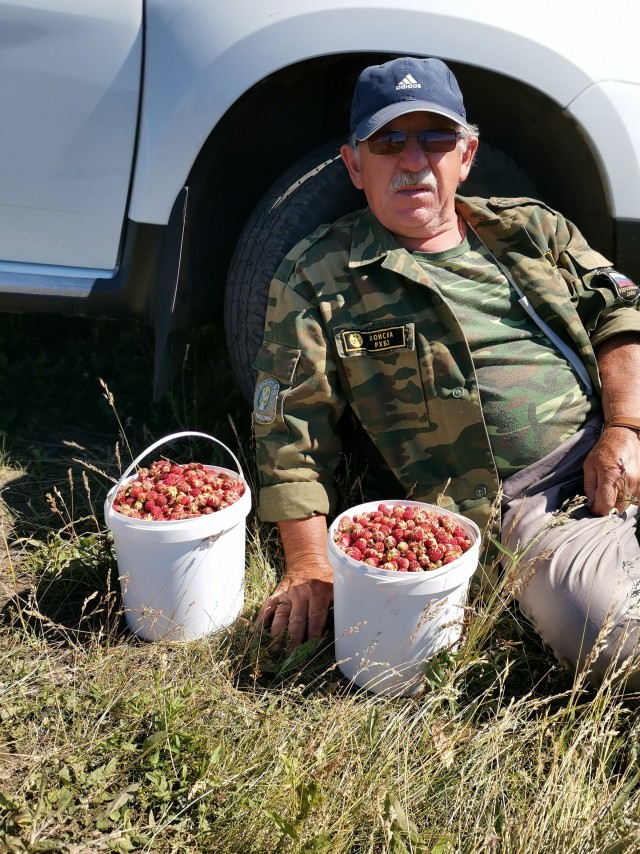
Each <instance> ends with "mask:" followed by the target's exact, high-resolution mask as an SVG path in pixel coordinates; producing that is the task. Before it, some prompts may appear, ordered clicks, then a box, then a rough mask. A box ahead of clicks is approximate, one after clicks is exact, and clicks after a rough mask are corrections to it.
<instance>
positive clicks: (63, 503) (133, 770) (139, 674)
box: [0, 332, 640, 854]
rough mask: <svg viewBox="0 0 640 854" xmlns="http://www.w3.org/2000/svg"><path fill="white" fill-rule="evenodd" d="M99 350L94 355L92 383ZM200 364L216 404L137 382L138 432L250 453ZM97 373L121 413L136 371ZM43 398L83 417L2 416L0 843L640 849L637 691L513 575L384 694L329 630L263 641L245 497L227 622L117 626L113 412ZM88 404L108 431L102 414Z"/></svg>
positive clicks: (271, 549) (28, 847) (261, 562)
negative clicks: (167, 628)
mask: <svg viewBox="0 0 640 854" xmlns="http://www.w3.org/2000/svg"><path fill="white" fill-rule="evenodd" d="M91 334H92V335H96V334H97V333H93V332H92V333H91ZM91 340H93V342H94V344H100V340H97V339H96V338H93V339H91ZM205 340H206V339H205ZM34 358H35V359H36V361H37V354H36V356H35V357H34ZM211 358H213V359H214V360H215V359H219V354H215V353H214V354H213V355H212V357H211ZM43 363H44V362H42V363H38V364H43ZM103 367H104V366H103V365H101V364H97V365H93V366H90V367H89V368H88V370H90V371H95V372H96V376H95V387H96V396H97V397H98V399H99V395H100V394H101V393H102V392H101V390H100V387H99V377H105V373H106V372H104V371H103ZM218 373H220V372H219V371H218ZM201 377H202V374H200V379H199V381H198V382H199V383H200V386H199V387H200V388H202V398H203V399H204V398H206V397H207V395H209V396H210V397H211V399H212V400H213V402H214V404H215V405H216V408H215V413H216V414H211V413H212V411H211V410H202V409H201V410H200V415H199V416H198V417H197V418H194V420H193V421H192V422H191V423H187V424H185V421H184V420H183V418H184V417H185V414H186V416H189V413H190V412H191V411H192V410H191V409H190V405H188V404H185V402H184V401H185V396H184V394H183V393H182V392H181V394H183V397H182V398H181V399H180V405H179V406H178V405H177V404H176V403H175V401H173V402H170V404H168V405H167V404H164V407H165V408H164V409H162V408H160V409H158V410H154V409H153V404H152V403H150V402H149V401H148V400H144V401H142V403H143V406H142V411H143V412H144V414H145V419H140V417H139V416H136V415H135V413H134V411H133V408H132V410H131V414H129V413H127V412H125V413H124V414H121V416H120V417H121V420H122V429H123V430H125V431H127V434H128V435H129V437H130V438H129V441H130V443H131V445H132V447H133V448H134V449H136V450H138V449H140V448H141V447H143V444H142V443H143V441H145V440H146V439H148V438H149V436H150V435H153V436H159V435H163V434H166V433H169V432H171V431H172V430H173V429H176V428H180V427H185V426H189V427H192V428H194V429H204V430H205V431H206V432H211V433H213V434H214V435H222V434H223V433H224V434H225V435H224V438H225V439H228V442H229V443H230V447H231V446H233V450H234V452H235V451H237V452H238V453H241V449H243V448H244V449H245V451H246V449H247V447H248V443H247V441H246V434H245V433H244V432H243V431H242V430H241V431H240V432H239V435H237V436H236V435H235V433H234V430H232V429H230V428H229V422H228V420H227V419H226V417H220V412H221V411H222V414H223V415H224V416H226V412H225V408H224V406H221V401H224V400H225V399H227V400H230V399H231V398H224V392H223V391H221V390H216V389H214V391H213V392H211V391H210V389H209V386H208V385H207V383H205V382H204V381H203V380H202V378H201ZM106 380H107V385H108V388H109V389H111V391H114V387H115V391H114V394H115V401H116V405H117V406H118V408H119V409H120V407H121V405H124V407H125V409H126V408H127V406H128V404H127V402H126V400H127V398H126V395H127V393H128V388H129V387H128V385H127V383H128V382H129V380H127V381H126V382H125V381H122V384H121V386H119V380H118V376H117V375H116V376H115V377H114V376H111V377H109V376H107V377H106ZM51 381H52V378H51V377H49V383H51ZM138 388H139V387H138ZM132 394H138V395H140V392H139V391H138V392H135V393H133V392H132ZM186 398H187V399H188V395H187V396H186ZM123 400H124V401H125V402H124V404H123ZM236 407H237V408H236V409H235V410H233V411H232V414H233V415H234V417H235V418H236V423H239V422H240V419H241V417H242V406H241V405H239V404H236ZM176 412H179V413H180V414H179V415H177V414H176ZM48 414H49V426H50V428H51V432H50V434H49V436H52V435H62V436H64V437H65V441H72V440H74V433H73V431H74V429H75V440H74V441H76V444H77V445H79V446H80V447H75V448H68V447H67V446H65V445H63V442H62V441H58V442H57V444H56V442H54V441H53V440H51V439H50V438H49V439H47V438H46V437H47V431H46V424H45V423H44V422H45V421H46V420H47V419H46V418H44V416H43V418H44V420H43V421H40V422H38V421H37V419H36V418H35V416H33V420H32V425H33V426H32V428H31V429H32V433H31V434H29V433H27V432H25V431H22V432H21V434H20V436H19V437H16V438H13V437H12V433H11V427H12V425H11V423H8V424H7V425H6V427H5V433H6V436H7V440H6V446H5V464H10V469H11V470H12V471H17V473H18V475H19V477H18V478H17V480H16V481H14V486H13V487H12V489H15V490H16V492H15V494H13V493H12V489H10V490H9V491H8V493H4V498H5V508H4V511H3V512H4V514H5V515H3V517H2V518H3V520H5V522H4V524H3V531H4V548H3V551H4V553H5V558H4V563H3V569H2V584H3V590H4V603H3V606H2V611H1V615H0V840H1V841H0V847H2V845H4V849H5V850H7V851H11V852H26V851H29V852H32V851H33V852H35V851H61V852H65V854H72V852H73V854H80V853H81V852H102V851H118V852H128V851H144V852H167V854H169V852H171V853H172V854H173V852H185V854H191V853H192V852H193V854H196V852H247V854H252V853H253V852H256V854H258V852H260V854H262V852H285V851H290V852H321V851H324V852H349V854H360V852H362V854H368V853H369V852H370V854H382V852H430V854H449V852H504V853H505V854H507V852H509V854H511V852H532V854H533V853H534V852H535V854H537V852H540V851H550V852H556V851H557V852H563V854H571V853H572V852H575V853H576V854H578V852H579V853H580V854H584V852H598V854H605V853H606V854H614V852H623V851H637V850H640V829H639V827H640V823H639V817H640V816H639V812H640V797H639V794H638V780H639V777H640V756H639V754H638V747H637V743H638V726H639V725H638V724H637V722H636V711H635V701H634V698H629V697H623V696H622V695H621V694H620V693H619V689H618V688H617V687H616V683H615V681H614V680H613V678H612V679H610V680H608V681H607V682H606V683H605V684H604V685H603V686H602V688H601V689H600V690H599V691H597V692H595V691H588V690H585V689H584V687H583V681H582V677H581V676H580V675H578V677H574V675H573V674H571V673H569V672H568V671H566V670H565V669H563V668H562V667H561V666H560V665H558V664H556V663H555V662H554V661H553V659H552V658H551V657H550V655H549V654H548V653H547V652H546V651H545V650H544V649H543V648H542V647H541V645H540V643H539V642H538V640H537V639H536V636H535V634H534V633H532V632H531V631H530V629H529V628H528V626H527V625H526V624H525V623H524V622H523V621H522V619H521V618H519V617H518V615H517V612H516V610H515V608H514V607H513V604H512V602H511V596H510V590H509V589H508V582H507V586H506V587H505V586H503V587H502V588H501V589H499V590H497V591H496V593H495V595H494V596H493V597H491V598H490V599H489V601H484V602H476V603H475V604H474V605H473V607H472V608H471V609H470V611H469V616H468V622H467V633H466V639H465V643H464V644H463V645H462V647H461V648H460V650H459V651H457V652H455V653H450V652H449V653H442V654H440V655H439V656H437V657H436V658H435V659H433V660H432V661H431V662H430V664H429V667H428V671H427V674H426V683H425V687H424V689H423V690H422V691H421V692H420V693H419V694H417V695H416V696H415V697H412V698H400V699H386V698H382V697H377V696H375V695H372V694H368V693H366V692H363V691H361V690H359V689H358V688H356V687H355V686H353V685H351V684H349V682H348V681H347V680H346V679H345V678H344V677H343V676H342V675H341V673H340V672H339V670H337V668H336V666H335V661H334V656H333V645H332V638H331V635H330V634H328V635H327V637H326V638H325V639H324V640H323V641H322V642H321V643H320V644H307V645H305V646H304V647H303V648H301V649H300V650H299V651H297V653H296V654H294V655H292V656H290V657H289V658H286V657H274V656H272V655H270V654H269V651H268V649H267V644H266V642H265V639H264V638H262V637H261V635H260V632H259V631H258V630H257V629H256V627H255V625H254V622H253V620H254V617H255V614H256V612H257V609H258V607H259V604H260V602H261V601H262V599H263V597H264V595H265V594H266V592H267V591H268V590H269V589H270V587H271V586H272V584H273V582H274V579H275V577H276V574H277V572H278V571H279V570H280V568H281V564H280V553H279V550H278V547H277V544H276V541H275V539H274V537H273V535H272V532H271V530H270V528H269V527H268V526H263V525H260V524H259V523H258V522H257V521H256V520H255V518H254V517H253V516H251V517H250V518H249V521H248V528H247V531H248V559H247V576H246V602H245V607H244V609H243V612H242V614H241V616H240V618H239V619H238V620H237V621H236V622H235V623H234V624H233V625H232V626H231V627H229V628H228V629H225V630H223V631H221V632H219V633H217V634H215V635H213V636H211V637H209V638H206V639H203V640H200V641H195V642H191V643H189V644H166V643H156V644H150V643H145V642H143V641H140V640H138V639H136V638H135V637H134V636H133V635H131V633H129V632H128V630H127V628H126V625H125V622H124V619H123V614H122V604H121V599H120V593H119V586H118V581H117V569H116V563H115V558H114V554H113V549H112V543H111V539H110V535H109V534H108V532H107V531H106V530H105V525H104V520H103V518H102V513H101V504H102V501H103V499H104V494H105V491H106V489H107V487H108V485H109V482H110V481H109V479H108V478H107V477H104V476H103V475H101V474H100V471H102V472H105V474H108V475H109V476H110V477H114V476H116V475H117V472H118V463H117V454H116V453H115V446H116V444H117V443H119V444H120V447H121V448H122V447H123V442H122V437H121V436H120V435H119V430H120V428H119V427H118V426H117V424H115V423H114V422H113V420H112V422H111V438H110V442H109V441H108V440H107V437H106V436H105V440H104V441H103V442H98V441H96V436H97V432H93V433H92V432H91V429H89V430H87V424H86V423H84V422H82V421H80V422H78V423H77V424H76V425H74V424H69V423H66V422H64V420H63V419H62V415H61V417H60V418H59V419H58V420H54V421H53V423H52V419H51V416H50V410H49V412H48ZM129 418H131V419H132V420H131V421H130V420H129ZM87 420H90V419H89V418H87ZM98 420H100V422H101V423H102V425H103V432H104V433H105V434H109V432H110V431H109V429H108V428H107V427H106V426H105V425H106V424H107V423H108V419H107V417H106V415H105V412H104V411H100V412H99V413H98ZM196 422H197V423H196ZM89 427H91V425H89ZM88 436H90V437H91V440H90V441H89V440H88V438H87V437H88ZM56 441H57V440H56ZM26 447H27V448H28V447H31V448H34V449H36V453H31V452H29V453H26V452H25V451H24V448H26ZM38 449H40V453H38V452H37V451H38ZM7 455H8V456H7ZM74 459H78V460H82V462H73V460H74ZM242 459H243V465H245V466H246V468H247V473H248V474H249V475H250V476H251V477H253V471H252V462H251V459H250V456H249V457H248V455H245V456H243V457H242ZM47 494H49V495H50V496H52V499H51V500H49V501H47V498H46V496H47ZM12 495H13V496H14V497H12ZM7 497H9V501H7V500H6V499H7Z"/></svg>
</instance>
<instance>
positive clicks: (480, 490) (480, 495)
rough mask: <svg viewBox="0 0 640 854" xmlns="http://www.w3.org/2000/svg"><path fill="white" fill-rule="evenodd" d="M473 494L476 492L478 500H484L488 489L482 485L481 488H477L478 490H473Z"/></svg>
mask: <svg viewBox="0 0 640 854" xmlns="http://www.w3.org/2000/svg"><path fill="white" fill-rule="evenodd" d="M473 492H474V494H475V496H476V498H484V497H485V495H486V494H487V487H486V486H482V484H481V485H480V486H476V488H475V489H474V490H473Z"/></svg>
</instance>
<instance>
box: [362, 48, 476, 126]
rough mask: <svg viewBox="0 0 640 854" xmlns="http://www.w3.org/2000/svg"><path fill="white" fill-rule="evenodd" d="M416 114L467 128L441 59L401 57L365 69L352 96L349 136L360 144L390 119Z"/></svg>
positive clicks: (451, 78)
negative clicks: (443, 119)
mask: <svg viewBox="0 0 640 854" xmlns="http://www.w3.org/2000/svg"><path fill="white" fill-rule="evenodd" d="M416 112H427V113H437V114H438V115H440V116H446V118H448V119H451V120H452V121H454V122H456V123H457V124H459V125H461V126H462V127H465V128H468V127H469V125H468V122H467V114H466V112H465V109H464V103H463V102H462V92H461V91H460V87H459V86H458V81H457V80H456V78H455V77H454V75H453V72H452V71H451V69H450V68H449V67H448V66H447V65H445V63H444V62H442V60H441V59H433V58H431V59H420V58H418V57H413V56H405V57H402V58H400V59H392V60H391V61H390V62H385V63H384V64H383V65H371V66H369V67H368V68H365V69H364V71H363V72H362V74H361V75H360V77H358V82H357V83H356V88H355V91H354V93H353V102H352V104H351V133H355V135H356V139H357V140H358V141H359V142H362V141H363V140H365V139H369V137H370V136H371V134H373V133H375V132H376V131H377V130H380V128H381V127H383V126H384V125H386V124H387V122H390V121H391V120H392V119H396V118H397V117H398V116H404V115H405V114H406V113H416Z"/></svg>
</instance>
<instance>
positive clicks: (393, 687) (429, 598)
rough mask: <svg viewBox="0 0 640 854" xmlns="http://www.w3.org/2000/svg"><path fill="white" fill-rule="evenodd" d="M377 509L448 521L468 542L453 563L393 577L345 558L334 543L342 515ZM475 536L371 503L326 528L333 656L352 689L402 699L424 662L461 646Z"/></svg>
mask: <svg viewBox="0 0 640 854" xmlns="http://www.w3.org/2000/svg"><path fill="white" fill-rule="evenodd" d="M380 504H387V505H388V506H393V505H394V504H401V505H402V506H403V507H427V508H428V509H430V510H432V511H434V512H436V513H439V514H441V515H447V516H451V517H453V518H454V519H455V521H456V522H457V523H458V524H459V525H460V526H461V527H462V528H463V529H464V530H465V532H466V533H467V535H468V536H469V538H470V539H471V542H472V545H471V547H470V548H469V549H468V550H467V551H466V552H465V553H464V554H463V555H462V556H461V557H459V558H458V559H457V560H455V561H452V563H450V564H447V565H445V566H442V567H440V569H434V570H432V571H427V572H397V571H394V570H387V569H378V568H376V567H371V566H367V565H365V564H363V563H361V562H360V561H356V560H354V559H353V558H350V557H348V555H346V554H345V553H344V552H343V551H341V550H340V549H339V548H338V546H337V545H336V543H334V541H333V534H334V532H335V530H336V528H337V527H338V525H339V524H340V520H341V519H342V517H343V516H354V515H355V514H357V513H367V512H370V511H372V510H376V509H377V508H378V506H379V505H380ZM479 551H480V531H479V529H478V526H477V525H476V524H475V523H474V522H472V521H471V520H470V519H466V518H465V517H464V516H459V515H458V514H457V513H451V512H449V511H446V512H445V511H444V510H442V509H441V508H439V507H435V506H433V505H425V504H421V503H419V502H416V501H385V502H381V501H372V502H369V503H367V504H360V505H358V506H357V507H352V508H351V509H350V510H347V511H346V512H345V513H343V514H341V515H340V516H338V517H337V518H336V519H335V521H334V522H333V524H332V525H331V527H330V528H329V540H328V555H329V561H330V563H331V566H332V567H333V583H334V594H333V595H334V606H333V607H334V628H335V655H336V661H337V663H338V667H339V668H340V670H341V671H342V673H343V674H344V675H345V676H346V677H347V678H348V679H350V680H352V681H353V682H354V683H355V684H356V685H359V686H360V687H362V688H366V689H368V690H369V691H373V692H374V693H376V694H383V695H386V696H394V697H400V696H408V695H411V694H414V693H415V692H416V691H417V690H418V689H419V688H420V686H421V682H422V678H421V677H422V674H423V672H424V666H425V662H426V661H427V659H429V658H431V656H433V655H434V654H435V653H436V652H438V651H439V650H441V649H444V648H446V647H449V648H453V647H455V645H456V644H457V642H458V641H459V640H460V636H461V634H462V627H463V617H464V608H465V605H466V601H467V592H468V588H469V581H470V579H471V576H472V575H473V573H474V572H475V569H476V567H477V565H478V557H479Z"/></svg>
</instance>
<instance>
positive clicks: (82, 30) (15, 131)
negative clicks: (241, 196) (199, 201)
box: [0, 0, 142, 281]
mask: <svg viewBox="0 0 640 854" xmlns="http://www.w3.org/2000/svg"><path fill="white" fill-rule="evenodd" d="M141 65H142V0H22V2H14V3H11V2H5V0H0V68H1V69H2V80H3V83H2V86H0V115H2V117H3V119H2V130H1V131H0V163H2V164H3V167H2V176H1V180H0V262H5V267H4V270H3V273H4V274H5V275H2V274H0V275H2V277H3V278H5V279H7V278H11V276H10V275H9V274H10V273H11V270H14V271H15V270H22V272H19V273H16V276H22V275H23V274H24V273H25V272H34V273H35V274H36V275H37V274H40V275H45V276H48V277H49V278H50V277H51V275H53V276H54V277H55V274H56V270H55V269H50V268H52V267H54V268H55V267H65V266H66V267H74V268H92V269H93V270H97V271H98V272H99V274H100V275H107V276H108V275H109V274H110V271H113V270H114V269H115V268H116V267H117V263H118V253H119V248H120V243H121V236H122V231H123V225H124V222H125V218H126V209H127V202H128V195H129V190H130V185H131V175H132V170H133V158H134V151H135V143H136V134H137V123H138V108H139V100H140V80H141ZM7 262H14V266H13V267H11V265H10V264H9V263H7ZM16 263H22V264H29V265H31V264H34V265H44V266H45V267H46V270H45V271H44V273H43V271H41V270H40V271H38V270H31V271H30V270H29V269H28V268H24V269H22V268H20V267H16V266H15V264H16ZM0 269H1V268H0ZM57 272H58V273H59V272H60V271H57ZM65 275H66V274H65ZM76 278H78V277H76ZM80 278H82V277H80ZM15 281H18V279H17V278H16V279H15Z"/></svg>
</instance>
